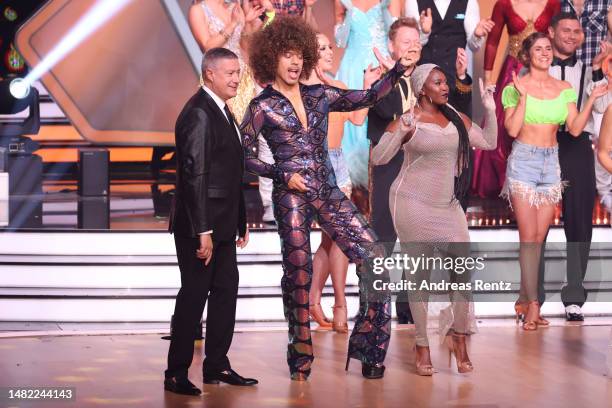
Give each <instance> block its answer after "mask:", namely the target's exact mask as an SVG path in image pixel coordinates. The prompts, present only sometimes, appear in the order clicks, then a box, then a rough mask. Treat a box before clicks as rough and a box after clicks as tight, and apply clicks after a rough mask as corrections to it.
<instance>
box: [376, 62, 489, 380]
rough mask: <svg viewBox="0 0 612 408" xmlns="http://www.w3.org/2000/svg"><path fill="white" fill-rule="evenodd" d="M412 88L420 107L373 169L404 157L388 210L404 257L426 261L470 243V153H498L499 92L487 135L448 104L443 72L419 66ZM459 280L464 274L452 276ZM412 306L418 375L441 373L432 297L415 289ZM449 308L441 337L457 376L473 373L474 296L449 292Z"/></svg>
mask: <svg viewBox="0 0 612 408" xmlns="http://www.w3.org/2000/svg"><path fill="white" fill-rule="evenodd" d="M410 83H411V85H412V90H413V92H414V94H415V95H417V105H416V106H415V107H414V110H413V111H408V112H407V113H405V114H404V115H402V116H401V117H400V118H399V119H398V120H396V121H394V122H392V123H391V124H390V125H389V127H388V128H387V131H386V133H385V134H384V135H383V137H382V139H381V140H380V142H379V143H378V145H377V146H376V147H375V148H374V149H373V151H372V162H373V165H382V164H385V163H387V162H388V161H389V160H390V159H391V158H393V157H394V156H395V154H396V153H397V152H398V150H400V149H402V150H403V151H404V164H403V166H402V169H401V171H400V173H399V175H398V177H397V179H396V180H395V182H394V183H393V185H392V186H391V190H390V192H389V206H390V210H391V215H392V218H393V224H394V226H395V230H396V232H397V235H398V237H399V239H400V243H401V245H402V251H404V252H408V253H411V254H412V253H414V254H415V255H416V256H420V255H421V254H422V251H425V252H427V251H428V250H429V249H430V248H431V246H435V247H436V248H439V247H442V246H443V245H441V244H444V243H451V246H452V245H454V244H456V246H457V247H458V248H461V244H462V243H463V244H464V243H468V242H469V240H470V236H469V234H468V225H467V220H466V217H465V213H464V212H463V210H462V208H461V205H460V203H459V201H460V199H461V198H462V197H463V196H464V195H465V194H467V192H468V189H469V183H468V178H467V172H466V170H467V168H468V164H469V163H468V160H469V149H470V147H477V148H479V149H494V148H495V146H496V143H497V121H496V118H495V102H494V100H493V88H492V87H487V88H486V89H485V88H484V87H483V86H482V82H481V87H480V89H482V90H483V91H482V94H481V95H482V101H483V105H484V107H485V110H486V116H485V123H486V125H485V128H484V130H483V129H481V128H480V127H478V126H477V125H476V124H474V123H472V121H471V120H470V119H469V118H468V117H467V116H465V115H464V114H462V113H459V112H457V111H456V110H455V109H454V108H453V107H452V106H450V105H448V93H449V87H448V84H447V82H446V76H445V75H444V73H443V72H442V70H441V69H440V68H439V67H438V66H437V65H434V64H424V65H420V66H418V67H417V68H415V70H414V72H413V73H412V75H411V77H410ZM464 248H465V247H464ZM415 251H416V252H415ZM450 252H453V251H450ZM428 275H429V271H427V270H422V271H419V272H418V273H417V274H416V275H414V276H415V277H418V278H420V279H419V280H427V279H428ZM453 278H454V279H457V278H459V275H458V274H456V273H453ZM464 278H467V276H465V277H464ZM459 279H460V278H459ZM419 284H420V282H418V283H417V285H419ZM468 295H469V294H468ZM408 300H409V302H410V310H411V311H412V316H413V318H414V321H415V328H416V372H417V374H418V375H425V376H430V375H433V373H434V372H435V370H434V368H433V366H432V364H431V358H430V355H429V343H428V339H427V309H428V293H427V291H426V290H411V291H410V292H409V294H408ZM451 301H452V308H451V311H452V314H451V316H452V321H450V322H448V323H447V324H441V327H442V326H444V329H443V330H441V331H443V333H442V334H443V335H446V332H447V331H450V332H451V333H452V336H451V337H450V339H449V340H450V341H449V346H450V348H451V351H452V352H454V354H455V357H456V360H457V369H458V371H459V372H461V373H464V372H469V371H472V370H473V366H472V363H471V362H470V359H469V357H468V354H467V348H466V335H467V334H469V332H470V326H471V320H470V302H469V296H468V297H465V296H460V295H459V294H456V293H451Z"/></svg>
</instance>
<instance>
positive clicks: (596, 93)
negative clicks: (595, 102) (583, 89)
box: [591, 83, 608, 98]
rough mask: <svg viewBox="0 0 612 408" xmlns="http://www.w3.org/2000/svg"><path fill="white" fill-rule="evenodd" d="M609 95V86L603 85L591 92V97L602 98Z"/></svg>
mask: <svg viewBox="0 0 612 408" xmlns="http://www.w3.org/2000/svg"><path fill="white" fill-rule="evenodd" d="M607 93H608V84H606V83H603V84H600V85H598V86H596V87H595V88H593V91H592V92H591V97H593V98H600V97H602V96H604V95H605V94H607Z"/></svg>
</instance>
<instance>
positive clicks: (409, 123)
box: [399, 106, 420, 143]
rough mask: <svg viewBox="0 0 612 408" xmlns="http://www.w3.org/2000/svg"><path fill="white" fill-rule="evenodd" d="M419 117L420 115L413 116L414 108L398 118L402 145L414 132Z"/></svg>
mask: <svg viewBox="0 0 612 408" xmlns="http://www.w3.org/2000/svg"><path fill="white" fill-rule="evenodd" d="M419 117H420V114H415V112H414V106H413V107H412V108H410V109H408V111H407V112H405V113H404V114H403V115H402V116H400V120H399V130H400V134H401V135H402V143H406V142H407V141H408V140H410V138H411V137H412V134H413V133H414V131H415V130H416V125H417V122H418V121H419Z"/></svg>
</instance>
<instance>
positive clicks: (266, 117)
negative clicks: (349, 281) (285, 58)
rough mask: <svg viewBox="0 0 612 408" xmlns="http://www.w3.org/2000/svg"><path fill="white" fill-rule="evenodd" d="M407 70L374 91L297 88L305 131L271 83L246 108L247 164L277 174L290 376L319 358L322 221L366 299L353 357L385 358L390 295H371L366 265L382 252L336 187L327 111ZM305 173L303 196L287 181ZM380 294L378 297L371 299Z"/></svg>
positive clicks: (354, 105) (377, 94)
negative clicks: (316, 295) (316, 236)
mask: <svg viewBox="0 0 612 408" xmlns="http://www.w3.org/2000/svg"><path fill="white" fill-rule="evenodd" d="M403 71H404V68H403V67H402V66H401V65H399V64H398V65H396V66H395V67H394V68H393V69H392V70H391V71H389V72H388V73H387V74H386V75H385V76H384V77H383V78H382V79H381V80H380V81H378V82H377V83H376V84H374V86H373V87H372V88H370V89H369V90H363V91H361V90H360V91H356V90H353V91H351V90H344V89H339V88H335V87H331V86H327V85H311V86H306V85H300V93H301V95H302V101H303V103H304V108H305V110H306V116H307V124H308V125H307V127H308V128H307V129H304V127H303V126H302V124H301V122H300V120H299V119H298V117H297V114H296V113H295V110H294V109H293V106H292V105H291V102H289V100H288V99H287V98H286V97H285V96H283V95H282V94H281V93H279V92H277V91H276V90H274V89H273V88H272V87H271V86H268V87H267V88H266V89H264V91H263V92H262V93H261V94H259V95H258V96H257V97H256V98H255V99H253V101H252V102H251V104H250V105H249V107H248V109H247V112H246V114H245V117H244V121H243V122H242V125H241V131H242V135H243V147H244V150H245V160H246V167H247V169H248V170H249V171H251V172H253V173H255V174H257V175H260V176H263V177H269V178H272V179H273V181H274V190H273V193H272V201H273V203H274V216H275V218H276V221H277V223H278V233H279V235H280V238H281V247H282V254H283V272H284V273H283V277H282V279H281V288H282V291H283V304H284V310H285V317H286V319H287V320H288V323H289V345H288V352H287V362H288V363H289V369H290V371H291V373H292V374H294V373H304V374H305V375H308V374H309V373H310V367H311V365H312V361H313V359H314V357H313V354H312V340H311V336H310V321H309V316H308V306H309V305H308V293H309V291H310V284H311V277H312V256H311V249H310V226H311V224H312V221H313V219H314V218H315V217H316V218H317V219H318V222H319V225H320V226H321V228H322V229H323V231H324V232H325V233H326V234H328V235H329V236H330V237H331V238H332V239H333V240H334V241H335V242H336V244H337V245H338V246H339V247H340V249H342V251H343V252H344V253H345V254H346V255H347V257H348V258H349V259H350V260H351V261H353V262H356V263H357V264H358V268H357V269H358V271H359V272H358V275H359V278H360V292H361V296H362V298H361V299H362V302H361V307H360V313H359V316H358V318H357V320H356V322H355V327H354V329H353V332H352V335H351V338H350V341H349V356H350V357H353V358H356V359H360V360H361V361H362V362H365V363H367V364H377V363H382V361H383V360H384V358H385V354H386V351H387V348H388V346H389V336H390V329H391V316H390V303H389V296H388V295H381V294H380V293H377V295H376V296H374V295H372V290H371V289H370V290H369V291H368V288H371V284H370V285H369V284H367V283H366V281H367V280H368V279H369V277H371V276H372V275H371V273H366V272H365V271H364V268H366V267H367V266H368V265H370V266H371V264H370V263H369V262H367V261H368V259H371V257H372V256H374V255H375V254H382V253H384V251H383V250H382V248H379V245H378V244H376V241H377V237H376V234H375V233H374V231H373V230H372V228H370V226H369V225H368V224H367V222H366V221H365V218H364V217H363V215H362V214H360V213H359V211H358V210H357V208H356V207H355V206H354V205H353V203H352V202H351V201H350V200H349V199H348V198H346V196H345V195H344V194H343V193H342V191H340V189H339V188H338V186H337V185H336V177H335V175H334V171H333V169H332V165H331V162H330V159H329V156H328V153H327V124H328V114H329V112H348V111H353V110H358V109H361V108H364V107H367V106H371V105H373V104H374V103H376V101H378V100H379V99H380V98H382V97H383V96H385V95H386V94H387V93H388V92H389V91H390V90H391V89H392V88H393V86H394V85H395V83H396V82H397V81H398V80H399V78H400V77H401V75H402V73H403ZM260 133H261V134H262V135H263V137H264V138H265V140H266V141H267V143H268V145H269V146H270V149H271V150H272V154H273V156H274V164H268V163H265V162H263V161H261V160H259V158H258V143H257V136H258V135H259V134H260ZM296 172H298V173H300V175H302V176H303V177H304V178H305V180H306V184H307V186H308V191H307V192H305V193H302V192H298V191H295V190H290V189H289V188H288V187H287V183H288V181H289V179H290V178H291V176H292V175H293V174H294V173H296ZM374 298H375V299H374Z"/></svg>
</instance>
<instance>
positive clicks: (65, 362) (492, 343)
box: [0, 318, 612, 408]
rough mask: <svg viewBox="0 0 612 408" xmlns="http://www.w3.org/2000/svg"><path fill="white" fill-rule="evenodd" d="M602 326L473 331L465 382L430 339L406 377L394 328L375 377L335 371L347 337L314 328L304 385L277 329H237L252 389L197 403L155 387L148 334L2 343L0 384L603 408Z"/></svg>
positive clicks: (159, 344)
mask: <svg viewBox="0 0 612 408" xmlns="http://www.w3.org/2000/svg"><path fill="white" fill-rule="evenodd" d="M602 324H603V325H602ZM609 324H610V319H596V318H593V319H588V321H587V322H586V323H585V324H582V325H580V324H566V323H565V322H564V321H562V320H560V319H555V320H554V321H553V327H549V328H546V329H541V330H538V331H536V332H523V331H522V330H520V329H519V328H517V326H515V325H514V324H512V323H510V322H509V321H508V320H504V321H500V322H499V323H489V324H484V325H483V326H482V327H481V328H480V333H479V334H477V335H475V336H472V338H471V342H470V356H471V359H472V362H473V363H474V365H475V368H476V369H475V371H474V372H473V373H471V374H468V375H465V374H458V373H457V372H456V366H454V365H453V367H452V368H448V360H447V355H446V354H445V350H444V349H443V348H441V347H438V346H437V336H436V335H434V334H432V335H431V338H430V341H431V343H432V359H433V363H434V365H435V367H436V368H437V369H438V371H439V372H438V373H437V374H435V375H434V376H433V377H431V378H428V377H419V376H417V375H416V374H415V372H414V371H415V370H414V353H413V352H412V351H411V350H412V347H413V345H414V332H413V329H411V328H408V329H394V331H393V337H392V340H391V346H390V349H389V354H388V357H387V360H386V366H387V370H386V373H385V378H384V379H382V380H365V379H363V378H362V377H361V374H360V364H359V363H358V362H357V361H352V363H351V365H352V367H351V369H350V371H349V372H348V373H345V372H344V360H345V355H346V343H347V336H346V335H340V334H333V333H330V332H316V333H314V335H313V341H314V345H315V354H316V359H315V362H314V364H313V372H312V375H311V377H310V379H309V380H308V381H307V382H303V383H300V382H293V381H291V380H290V379H289V375H288V370H287V366H286V363H285V350H286V348H285V347H286V342H287V334H286V332H285V331H284V330H282V329H280V327H279V328H277V329H276V330H263V329H261V328H259V329H257V328H255V329H254V330H247V329H244V330H241V329H240V328H237V332H236V333H235V335H234V342H233V345H232V349H231V352H230V359H231V361H232V366H233V368H235V369H236V371H238V372H239V373H241V374H243V375H246V376H253V377H256V378H258V379H259V381H260V384H259V385H258V386H255V387H250V388H249V387H247V388H241V387H232V386H228V385H220V386H219V385H215V386H212V385H206V386H204V387H203V391H204V393H203V395H202V396H201V397H185V396H179V395H174V394H171V393H167V392H164V391H163V386H162V382H163V370H164V368H165V357H166V353H167V350H168V342H167V341H164V340H161V339H160V336H159V334H146V335H142V334H141V335H112V336H66V337H54V336H45V337H26V338H4V339H2V340H0V373H2V375H1V376H0V386H1V387H9V386H11V387H13V386H66V387H75V388H76V401H74V402H70V403H60V402H53V403H39V404H38V405H36V404H31V405H28V404H24V403H19V404H12V405H13V406H19V407H26V406H53V407H64V406H66V407H67V406H74V407H97V406H100V407H102V406H116V407H182V406H190V407H192V406H203V407H243V406H245V407H246V406H248V407H310V406H314V407H348V406H351V407H353V406H361V407H399V406H404V407H468V406H470V407H473V406H477V407H572V408H573V407H576V406H585V407H609V406H610V405H609V404H610V401H611V400H612V381H610V378H609V377H607V376H605V373H606V353H608V350H609V347H610V341H611V335H612V333H611V331H610V326H609ZM202 350H203V343H201V342H198V343H196V354H195V358H194V361H193V364H192V369H191V370H190V378H191V380H192V381H193V382H194V383H195V384H196V385H197V386H198V387H202V383H201V381H202V375H201V364H202ZM453 364H454V360H453Z"/></svg>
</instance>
